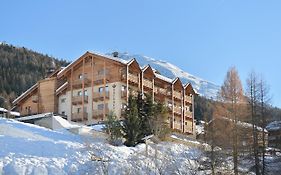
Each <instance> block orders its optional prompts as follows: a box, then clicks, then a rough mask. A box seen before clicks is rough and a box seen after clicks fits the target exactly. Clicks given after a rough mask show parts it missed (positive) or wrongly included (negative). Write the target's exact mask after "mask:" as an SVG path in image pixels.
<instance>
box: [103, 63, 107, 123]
mask: <svg viewBox="0 0 281 175" xmlns="http://www.w3.org/2000/svg"><path fill="white" fill-rule="evenodd" d="M103 75H104V76H103V119H104V120H105V86H106V78H105V76H106V72H105V60H103Z"/></svg>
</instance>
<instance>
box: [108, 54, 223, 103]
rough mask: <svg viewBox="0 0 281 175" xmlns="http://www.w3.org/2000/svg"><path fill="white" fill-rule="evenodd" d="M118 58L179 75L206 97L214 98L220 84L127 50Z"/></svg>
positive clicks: (171, 75)
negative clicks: (134, 60) (134, 59)
mask: <svg viewBox="0 0 281 175" xmlns="http://www.w3.org/2000/svg"><path fill="white" fill-rule="evenodd" d="M106 55H110V56H112V53H107V54H106ZM118 58H120V59H123V60H131V59H132V58H136V59H137V61H138V63H139V64H140V66H145V65H147V64H149V65H150V66H152V67H153V68H154V69H156V70H157V71H158V72H160V73H161V74H162V75H164V76H166V77H169V78H171V79H174V78H175V77H179V78H180V79H181V81H182V82H183V83H184V84H185V83H191V84H192V86H193V88H194V89H195V90H196V91H197V92H198V93H199V94H200V95H203V96H205V97H207V98H215V97H216V96H217V93H218V91H219V90H220V86H218V85H215V84H214V83H211V82H209V81H206V80H203V79H201V78H198V77H196V76H194V75H191V74H189V73H188V72H185V71H183V70H182V69H180V68H179V67H177V66H175V65H173V64H171V63H169V62H167V61H162V60H160V59H155V58H150V57H147V56H143V55H138V54H129V53H127V52H123V53H120V52H119V53H118Z"/></svg>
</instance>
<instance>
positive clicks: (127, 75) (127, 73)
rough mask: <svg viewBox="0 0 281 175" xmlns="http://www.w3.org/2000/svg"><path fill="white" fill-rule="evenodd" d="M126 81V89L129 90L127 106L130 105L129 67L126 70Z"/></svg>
mask: <svg viewBox="0 0 281 175" xmlns="http://www.w3.org/2000/svg"><path fill="white" fill-rule="evenodd" d="M126 81H127V85H126V88H127V97H126V98H127V100H126V101H127V105H128V101H129V66H128V65H127V68H126Z"/></svg>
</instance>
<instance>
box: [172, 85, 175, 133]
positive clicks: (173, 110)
mask: <svg viewBox="0 0 281 175" xmlns="http://www.w3.org/2000/svg"><path fill="white" fill-rule="evenodd" d="M174 105H175V99H174V84H172V129H174V128H175V106H174Z"/></svg>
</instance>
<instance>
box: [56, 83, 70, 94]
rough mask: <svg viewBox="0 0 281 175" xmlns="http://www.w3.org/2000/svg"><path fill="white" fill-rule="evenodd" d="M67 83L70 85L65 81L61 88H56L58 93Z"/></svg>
mask: <svg viewBox="0 0 281 175" xmlns="http://www.w3.org/2000/svg"><path fill="white" fill-rule="evenodd" d="M67 85H68V82H65V83H64V84H63V85H61V86H60V87H59V88H57V89H56V93H58V92H59V91H60V90H61V89H63V88H64V87H65V86H67Z"/></svg>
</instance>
